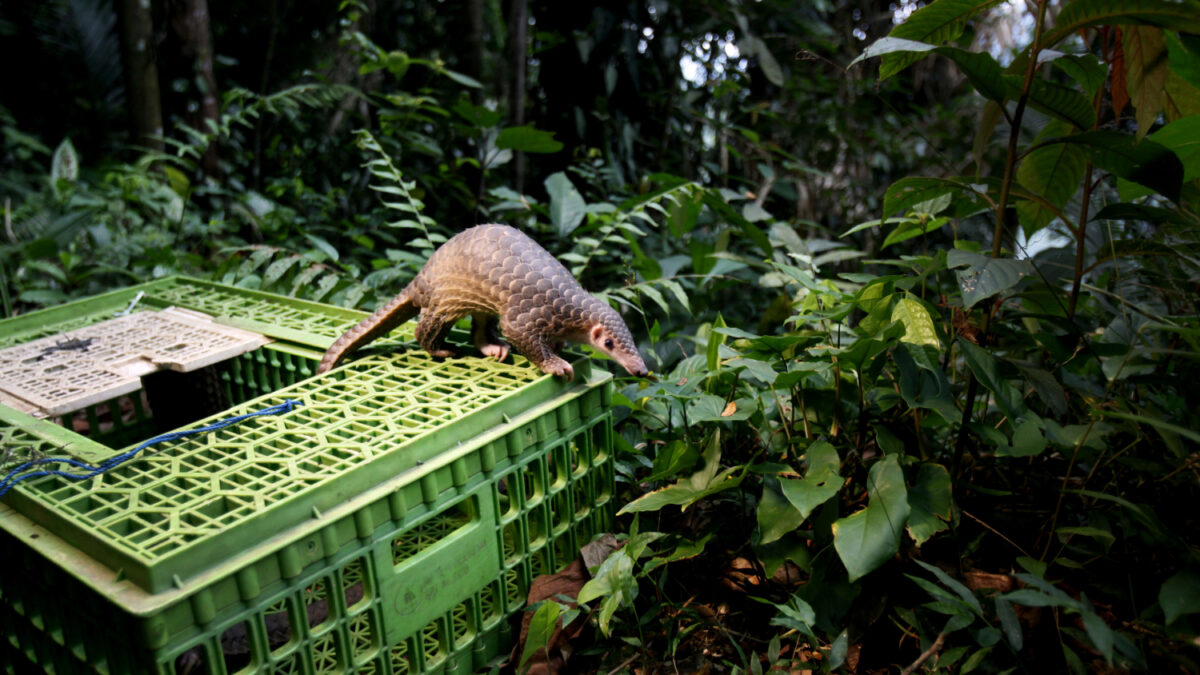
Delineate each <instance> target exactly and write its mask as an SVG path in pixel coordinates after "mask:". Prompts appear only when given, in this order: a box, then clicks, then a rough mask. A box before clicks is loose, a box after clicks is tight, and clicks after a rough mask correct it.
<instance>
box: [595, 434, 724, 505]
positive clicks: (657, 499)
mask: <svg viewBox="0 0 1200 675" xmlns="http://www.w3.org/2000/svg"><path fill="white" fill-rule="evenodd" d="M720 439H721V434H720V432H719V431H717V430H714V431H713V432H712V434H711V435H710V436H709V440H708V444H707V446H706V447H705V449H704V453H703V454H702V455H701V459H703V464H702V465H701V468H700V470H699V471H697V472H696V473H694V474H692V475H691V476H690V477H688V478H685V479H682V480H680V481H678V482H676V483H674V484H672V485H669V486H667V487H665V488H662V489H659V490H654V491H653V492H649V493H647V494H645V495H642V496H641V497H638V498H637V499H635V500H633V501H632V502H629V503H628V504H626V505H625V506H623V507H621V510H620V511H619V512H618V515H624V514H626V513H638V512H641V511H657V510H659V509H661V508H663V507H665V506H671V505H674V506H680V507H682V508H684V509H686V508H687V507H688V506H690V505H692V504H694V503H696V502H698V501H700V500H701V499H704V498H705V497H708V496H709V495H713V494H716V493H718V492H721V491H722V490H729V489H731V488H735V487H737V486H738V485H740V484H741V482H742V478H741V476H738V477H733V473H734V472H736V471H738V470H739V467H737V466H733V467H729V468H726V469H724V470H721V440H720Z"/></svg>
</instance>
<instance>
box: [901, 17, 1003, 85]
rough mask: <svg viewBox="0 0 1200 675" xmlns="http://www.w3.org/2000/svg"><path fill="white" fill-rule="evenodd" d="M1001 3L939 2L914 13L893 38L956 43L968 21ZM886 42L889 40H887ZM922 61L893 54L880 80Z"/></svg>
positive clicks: (915, 56)
mask: <svg viewBox="0 0 1200 675" xmlns="http://www.w3.org/2000/svg"><path fill="white" fill-rule="evenodd" d="M997 3H998V0H935V1H934V2H931V3H929V4H928V5H926V6H925V7H923V8H921V9H919V10H917V11H916V12H913V14H912V16H910V17H908V19H907V20H906V21H905V22H904V23H902V24H900V25H898V26H896V27H895V28H892V30H891V32H889V33H888V37H890V38H902V39H905V40H915V41H917V42H927V43H930V44H934V45H939V44H943V43H946V42H950V41H953V40H955V39H957V38H958V37H959V36H960V35H962V32H963V27H964V26H966V24H967V22H968V21H970V20H971V19H972V18H974V17H975V16H977V15H979V14H980V13H981V12H983V11H984V10H986V9H987V8H988V7H991V6H992V5H995V4H997ZM885 39H886V38H885ZM920 59H921V56H920V55H919V54H889V55H887V56H885V57H884V59H883V63H882V64H880V66H879V79H880V81H883V80H886V79H887V78H889V77H891V76H893V75H895V74H896V73H898V72H900V71H901V70H903V69H905V68H907V67H908V66H910V65H912V64H913V63H916V62H917V61H919V60H920Z"/></svg>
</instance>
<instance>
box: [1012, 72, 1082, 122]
mask: <svg viewBox="0 0 1200 675" xmlns="http://www.w3.org/2000/svg"><path fill="white" fill-rule="evenodd" d="M1005 77H1006V82H1007V83H1008V85H1009V87H1010V88H1009V94H1010V96H1009V98H1016V92H1017V91H1019V90H1018V89H1017V87H1018V86H1019V84H1020V80H1019V79H1017V78H1016V76H1015V75H1007V76H1005ZM1031 84H1032V86H1031V87H1030V90H1029V107H1031V108H1033V109H1034V110H1037V111H1038V112H1041V113H1045V114H1047V115H1051V116H1053V117H1056V118H1058V119H1060V120H1062V121H1064V122H1070V123H1071V124H1073V125H1075V126H1076V127H1078V128H1080V129H1091V128H1092V127H1094V126H1096V111H1095V109H1094V108H1093V107H1092V104H1091V103H1089V102H1088V100H1087V99H1086V98H1084V96H1083V95H1082V94H1080V93H1079V92H1077V91H1075V90H1074V89H1071V88H1070V87H1065V86H1063V85H1061V84H1057V83H1054V82H1047V81H1045V80H1043V79H1041V78H1038V79H1035V80H1034V81H1033V82H1032V83H1031Z"/></svg>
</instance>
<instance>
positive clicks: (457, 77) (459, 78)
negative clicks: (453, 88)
mask: <svg viewBox="0 0 1200 675" xmlns="http://www.w3.org/2000/svg"><path fill="white" fill-rule="evenodd" d="M441 72H442V74H443V75H445V76H446V77H448V78H450V79H451V80H454V81H455V82H457V83H459V84H461V85H462V86H464V87H470V88H472V89H482V88H483V85H482V84H481V83H480V82H479V80H476V79H475V78H473V77H471V76H470V75H464V74H462V73H460V72H457V71H453V70H443V71H441Z"/></svg>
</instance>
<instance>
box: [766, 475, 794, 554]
mask: <svg viewBox="0 0 1200 675" xmlns="http://www.w3.org/2000/svg"><path fill="white" fill-rule="evenodd" d="M756 516H757V519H758V532H759V541H758V543H759V545H762V544H769V543H771V542H773V541H778V540H779V539H780V538H782V537H783V535H785V534H787V533H789V532H791V531H792V530H795V529H796V528H797V527H800V524H801V523H802V522H804V517H803V516H801V515H800V513H799V512H798V511H797V510H796V509H795V508H793V507H792V505H791V504H790V503H789V502H788V500H787V499H785V498H784V496H783V494H782V493H781V492H780V489H779V481H777V480H772V479H771V477H769V476H768V477H766V478H765V479H764V480H763V491H762V499H760V500H759V502H758V511H757V513H756Z"/></svg>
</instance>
